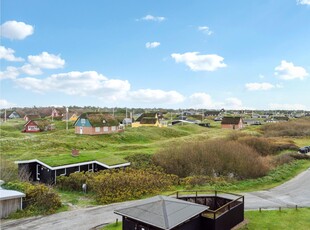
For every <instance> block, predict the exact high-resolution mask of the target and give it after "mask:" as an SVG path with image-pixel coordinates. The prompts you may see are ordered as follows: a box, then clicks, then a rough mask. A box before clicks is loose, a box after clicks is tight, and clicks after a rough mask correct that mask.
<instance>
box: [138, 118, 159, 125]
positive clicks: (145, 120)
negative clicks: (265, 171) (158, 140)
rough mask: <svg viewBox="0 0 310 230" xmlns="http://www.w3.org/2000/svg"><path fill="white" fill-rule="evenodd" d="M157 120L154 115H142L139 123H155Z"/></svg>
mask: <svg viewBox="0 0 310 230" xmlns="http://www.w3.org/2000/svg"><path fill="white" fill-rule="evenodd" d="M157 120H158V119H157V118H155V117H143V118H142V120H141V121H140V124H156V122H157Z"/></svg>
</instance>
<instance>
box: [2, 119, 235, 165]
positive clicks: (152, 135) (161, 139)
mask: <svg viewBox="0 0 310 230" xmlns="http://www.w3.org/2000/svg"><path fill="white" fill-rule="evenodd" d="M23 124H24V121H23V120H10V121H8V122H6V123H2V124H1V128H0V136H1V139H0V143H1V146H0V151H1V153H2V154H1V157H2V158H4V159H6V160H9V161H16V160H29V159H34V158H36V159H39V160H42V161H43V162H46V163H48V164H51V165H53V166H56V165H62V164H69V163H76V162H81V161H88V160H98V161H101V162H103V163H106V164H109V165H113V164H118V163H124V162H125V161H124V157H126V156H129V155H131V154H136V153H147V154H153V153H154V152H155V151H156V150H157V149H158V148H160V147H162V146H165V145H170V144H176V143H178V142H179V141H181V140H183V141H186V140H192V139H201V140H203V139H206V138H214V137H223V136H225V135H227V133H229V132H231V131H229V130H223V131H222V130H221V129H219V128H218V127H216V128H204V127H200V126H197V125H188V124H184V125H177V126H173V127H167V128H157V127H139V128H130V127H128V128H126V130H125V132H123V133H116V134H111V135H98V136H88V135H76V134H74V128H73V127H72V126H70V129H69V131H66V130H65V123H64V122H62V121H54V124H55V125H56V130H54V131H50V132H41V133H22V132H21V130H22V127H23ZM71 125H72V124H71ZM74 148H75V149H78V150H80V153H81V155H80V156H79V157H71V155H70V153H71V150H72V149H74Z"/></svg>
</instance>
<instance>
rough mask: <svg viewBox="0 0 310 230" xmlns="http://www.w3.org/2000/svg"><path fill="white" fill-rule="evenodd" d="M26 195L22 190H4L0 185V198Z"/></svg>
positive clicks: (5, 198)
mask: <svg viewBox="0 0 310 230" xmlns="http://www.w3.org/2000/svg"><path fill="white" fill-rule="evenodd" d="M25 196H26V195H25V194H24V193H22V192H18V191H15V190H6V189H3V188H1V187H0V200H10V199H15V198H22V197H25Z"/></svg>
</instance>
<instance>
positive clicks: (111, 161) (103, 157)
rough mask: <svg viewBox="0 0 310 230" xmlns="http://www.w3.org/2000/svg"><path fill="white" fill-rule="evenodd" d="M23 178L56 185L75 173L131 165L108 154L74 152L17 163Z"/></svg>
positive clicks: (74, 150)
mask: <svg viewBox="0 0 310 230" xmlns="http://www.w3.org/2000/svg"><path fill="white" fill-rule="evenodd" d="M15 163H16V164H17V165H18V173H19V175H20V176H21V177H25V176H27V177H28V178H21V179H29V180H30V181H37V182H41V183H45V184H56V183H57V177H59V176H68V175H70V174H71V173H75V172H98V171H100V170H107V169H117V168H125V167H128V166H130V163H129V162H127V161H125V160H124V159H122V158H119V157H117V156H111V155H109V154H108V153H100V152H87V151H81V152H80V151H79V150H76V149H73V150H72V153H71V154H70V153H64V154H57V155H51V156H48V157H39V158H37V159H31V160H20V161H15Z"/></svg>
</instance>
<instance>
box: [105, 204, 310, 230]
mask: <svg viewBox="0 0 310 230" xmlns="http://www.w3.org/2000/svg"><path fill="white" fill-rule="evenodd" d="M245 219H246V220H247V221H248V223H247V224H246V225H245V226H243V227H241V228H240V230H256V229H268V230H278V229H281V230H291V229H298V230H308V229H310V208H302V209H297V210H295V209H285V210H281V212H280V211H279V210H268V211H267V210H263V211H262V212H259V211H246V212H245ZM121 229H122V223H121V222H119V223H117V224H116V223H112V224H109V225H107V226H105V227H104V228H102V230H121Z"/></svg>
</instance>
